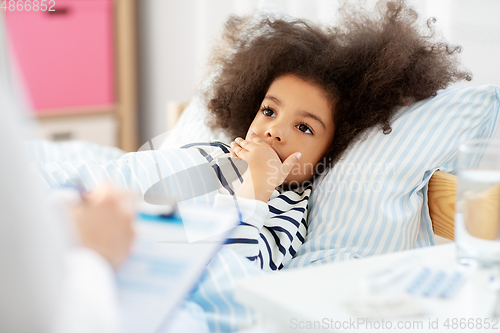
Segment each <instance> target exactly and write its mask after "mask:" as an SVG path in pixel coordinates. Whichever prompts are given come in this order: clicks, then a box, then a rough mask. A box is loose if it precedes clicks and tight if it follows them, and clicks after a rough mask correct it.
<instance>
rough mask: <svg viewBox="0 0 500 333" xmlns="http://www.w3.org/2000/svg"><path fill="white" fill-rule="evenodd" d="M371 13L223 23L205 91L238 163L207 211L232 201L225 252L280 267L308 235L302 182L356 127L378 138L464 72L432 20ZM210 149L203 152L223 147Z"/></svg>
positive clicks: (216, 152)
mask: <svg viewBox="0 0 500 333" xmlns="http://www.w3.org/2000/svg"><path fill="white" fill-rule="evenodd" d="M378 11H379V13H380V15H379V16H377V15H370V16H368V15H365V14H364V13H363V12H361V11H358V12H356V11H355V12H351V13H348V9H346V8H344V18H343V22H342V25H341V26H340V27H337V28H330V29H322V28H320V27H318V26H314V25H311V24H310V23H307V22H305V21H300V20H296V21H288V20H284V19H264V20H262V21H259V22H255V21H252V20H251V19H249V18H232V19H230V20H229V21H228V22H227V24H226V30H225V32H224V35H223V38H224V41H225V43H224V44H223V45H226V46H227V45H229V47H226V48H225V49H222V48H221V49H218V50H216V52H215V55H214V58H213V62H212V65H213V70H214V71H216V72H217V73H218V74H217V76H216V77H215V79H214V81H213V83H212V85H211V86H210V88H209V89H208V90H207V91H205V97H206V99H207V105H208V109H209V110H210V112H211V114H212V116H213V117H212V122H211V127H212V128H214V129H222V130H223V131H225V132H226V133H228V134H229V135H230V136H231V137H233V138H234V137H236V139H235V140H234V141H233V142H231V145H230V155H231V156H232V157H235V158H240V159H242V160H244V161H246V162H247V163H248V169H247V171H246V172H245V174H244V175H243V182H242V184H241V186H240V187H239V188H238V189H237V190H236V197H235V198H233V197H231V196H228V195H222V194H218V195H217V196H216V199H215V205H216V206H223V207H233V206H236V208H238V209H239V210H240V211H241V212H242V219H241V220H242V223H241V225H240V226H239V227H238V228H237V230H236V232H235V234H233V236H232V238H231V239H230V240H229V243H230V245H229V246H231V247H232V248H233V249H235V250H236V251H237V252H240V253H241V254H243V255H245V256H246V257H247V258H248V259H250V260H252V261H256V262H257V263H258V265H259V266H260V267H261V268H263V269H271V270H276V269H281V268H283V267H284V265H286V264H287V262H288V261H290V259H291V258H292V257H293V256H294V254H295V253H296V251H297V250H298V248H299V247H300V246H301V245H302V244H303V242H304V239H305V237H306V233H307V213H308V199H309V196H310V193H311V190H312V182H313V181H314V179H315V178H316V177H317V176H318V175H320V174H321V173H323V172H326V171H327V170H328V169H329V167H330V166H332V164H333V163H335V162H336V161H337V160H338V159H339V158H340V156H341V154H342V153H343V152H344V151H345V150H346V149H347V148H348V146H349V145H350V144H351V143H352V142H353V141H354V140H355V139H356V137H357V136H358V135H359V134H360V133H361V132H363V131H364V130H366V129H368V128H370V127H372V126H376V125H379V126H380V128H381V130H382V131H383V132H384V133H385V134H389V133H390V132H391V126H390V124H389V122H390V119H391V116H392V115H393V113H394V111H395V109H396V107H397V106H401V105H408V104H410V103H412V102H415V101H417V100H422V99H425V98H428V97H430V96H434V95H436V93H437V91H438V90H439V89H444V88H446V87H447V86H448V85H449V84H450V83H453V82H456V81H459V80H463V79H467V80H470V76H469V75H468V74H467V73H466V72H464V71H461V70H460V69H459V68H458V62H457V60H456V57H455V53H458V52H459V48H457V47H451V46H450V45H449V44H447V43H446V42H443V41H438V40H436V39H435V38H434V30H433V29H432V27H431V23H432V22H431V21H429V22H428V24H427V25H428V27H427V29H426V31H424V32H420V30H419V29H420V27H419V26H418V24H417V22H416V21H417V14H416V13H415V11H414V10H412V9H411V8H408V7H407V6H406V4H405V3H404V2H400V1H390V2H385V1H384V2H380V3H379V4H378ZM228 148H229V147H227V146H226V145H223V144H221V145H220V146H219V148H214V147H213V146H212V147H211V149H212V151H211V154H212V157H218V156H222V155H223V154H224V153H225V152H227V149H228Z"/></svg>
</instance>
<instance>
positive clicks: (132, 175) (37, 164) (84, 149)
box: [25, 141, 264, 332]
mask: <svg viewBox="0 0 500 333" xmlns="http://www.w3.org/2000/svg"><path fill="white" fill-rule="evenodd" d="M25 146H26V149H27V151H28V154H29V157H30V160H31V161H32V162H31V163H32V166H33V167H34V168H35V169H36V172H37V173H38V174H39V175H40V176H41V179H42V181H43V183H44V185H45V186H46V188H47V189H48V190H49V189H50V188H59V187H63V186H75V185H77V184H79V185H83V187H85V189H87V190H91V189H92V188H94V187H95V186H97V185H98V184H99V183H102V182H103V181H112V182H113V183H114V184H116V185H117V186H119V187H123V188H132V189H134V190H136V191H139V192H141V193H142V194H144V193H145V191H147V190H148V189H149V188H150V187H151V186H152V185H153V184H154V183H156V182H157V181H158V180H159V178H158V177H159V176H158V170H157V166H156V164H157V165H158V167H159V169H160V172H161V173H162V175H163V176H166V175H168V174H173V173H175V172H177V171H179V170H181V169H182V168H186V167H189V166H191V165H196V164H198V163H201V162H203V161H204V159H203V158H202V157H201V155H199V154H198V153H196V152H194V153H193V151H190V150H189V149H173V150H164V151H158V150H155V151H141V152H137V153H125V152H124V151H121V150H119V149H117V148H112V147H104V146H100V145H97V144H93V143H90V142H83V141H72V142H67V143H52V142H49V141H29V142H26V143H25ZM211 198H212V195H211V194H207V195H206V196H201V197H197V198H194V199H193V200H194V201H195V202H196V203H200V202H204V203H207V202H209V201H210V200H211ZM261 274H264V272H262V271H261V270H260V269H259V268H257V267H256V266H255V265H254V264H253V263H252V262H250V261H249V260H247V259H246V258H245V257H243V256H241V255H239V254H237V253H235V252H234V251H231V250H230V249H228V248H223V249H222V250H221V251H220V252H219V253H218V254H217V255H216V256H215V257H214V259H213V260H212V261H211V262H210V264H209V265H208V267H207V268H206V270H205V272H204V274H203V276H202V277H201V279H200V281H199V282H198V284H197V285H196V286H195V288H194V290H193V291H192V292H191V294H190V295H189V297H188V300H187V301H188V302H194V303H196V304H198V305H199V306H201V308H202V309H203V310H204V312H205V318H206V320H207V321H208V324H209V327H210V331H212V332H234V331H237V330H240V329H243V328H245V327H249V326H253V325H255V324H257V323H258V322H259V321H260V319H259V317H258V316H257V315H256V313H254V312H253V311H252V310H251V309H249V308H248V307H246V306H244V305H242V304H240V303H239V302H238V301H236V299H235V298H234V287H235V284H236V282H237V281H238V280H240V279H243V278H248V277H252V276H258V275H261ZM184 308H185V309H188V310H189V309H190V308H191V307H189V306H185V307H184ZM198 317H199V316H198Z"/></svg>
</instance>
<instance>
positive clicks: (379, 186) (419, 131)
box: [27, 85, 500, 332]
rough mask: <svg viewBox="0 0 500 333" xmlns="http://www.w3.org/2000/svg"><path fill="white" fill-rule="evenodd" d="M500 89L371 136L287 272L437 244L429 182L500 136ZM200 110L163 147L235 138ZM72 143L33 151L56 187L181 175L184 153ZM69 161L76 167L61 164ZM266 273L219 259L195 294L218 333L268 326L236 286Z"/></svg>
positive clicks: (461, 94)
mask: <svg viewBox="0 0 500 333" xmlns="http://www.w3.org/2000/svg"><path fill="white" fill-rule="evenodd" d="M499 92H500V90H499V88H498V87H496V86H491V85H487V86H480V87H470V88H460V89H450V90H444V91H441V92H440V93H439V94H438V95H437V96H436V97H434V98H430V99H427V100H425V101H422V102H419V103H414V104H412V105H410V106H408V107H405V108H401V109H400V110H398V112H397V114H396V115H395V117H394V119H393V121H392V122H391V126H392V133H391V134H389V135H384V134H382V132H381V131H380V130H379V129H377V128H373V129H370V130H367V131H366V132H365V133H364V135H363V136H362V137H361V138H360V140H358V141H357V142H355V143H354V144H353V145H352V146H351V147H350V149H349V150H348V151H347V152H346V153H345V154H344V155H343V158H342V159H341V160H340V161H339V163H338V164H337V165H336V166H335V167H334V168H333V169H332V170H330V172H329V173H328V174H326V175H323V176H321V177H320V178H319V179H318V180H317V181H316V182H315V183H314V185H313V189H312V194H311V197H310V200H309V206H308V208H309V215H308V221H307V222H306V220H301V223H302V224H303V225H305V224H306V223H308V224H309V227H308V231H307V232H308V234H307V236H306V238H305V243H304V245H302V246H301V247H299V248H298V247H293V250H294V251H296V254H295V256H294V258H293V259H292V260H290V261H289V262H288V264H287V265H286V266H285V269H286V268H289V267H302V266H306V265H310V264H318V263H328V262H335V261H341V260H349V259H357V258H362V257H366V256H370V255H374V254H380V253H386V252H393V251H399V250H405V249H410V248H415V247H422V246H427V245H432V244H434V235H433V233H432V229H431V221H430V217H429V212H428V208H427V184H428V181H429V179H430V177H431V176H432V174H433V173H434V171H435V170H437V169H440V170H443V171H447V172H453V171H454V170H455V168H456V161H455V157H456V149H457V147H458V145H459V143H460V142H462V141H464V140H466V139H469V138H473V137H486V138H489V137H492V136H493V135H494V134H495V132H497V131H498V127H499V122H500V117H499V116H498V114H499ZM199 107H200V106H199V105H196V104H194V103H193V104H192V105H191V106H190V108H189V107H188V110H186V113H184V114H183V116H182V117H181V120H180V122H179V127H177V125H176V127H175V128H174V131H173V132H172V133H179V131H180V130H179V129H182V133H183V134H182V135H181V137H178V138H176V137H173V136H172V135H170V136H169V137H168V138H167V140H166V141H165V142H164V145H163V148H165V147H166V146H168V145H169V144H172V146H173V147H180V146H182V145H184V144H186V143H189V142H194V141H197V140H198V139H201V140H204V141H210V140H218V139H219V140H220V139H222V140H223V141H225V142H227V138H223V135H222V134H221V133H217V134H214V133H212V132H211V131H209V130H208V129H207V128H206V126H205V125H204V122H203V118H204V116H203V114H204V112H203V109H199ZM188 111H189V112H188ZM193 119H197V120H195V121H191V120H193ZM176 131H177V132H176ZM190 136H193V137H194V138H193V139H192V140H191V139H190ZM72 145H79V146H78V148H77V149H75V147H74V146H72ZM63 147H64V149H61V145H54V144H51V143H47V142H37V143H35V144H34V143H30V144H28V145H27V148H28V151H29V153H30V156H31V157H32V158H34V159H37V160H38V161H37V162H34V165H35V166H36V167H40V166H41V165H43V166H44V169H45V170H46V171H48V173H47V174H45V177H44V178H45V180H46V182H47V184H48V185H49V186H51V187H53V186H61V185H64V184H73V183H74V182H75V179H76V178H78V177H81V178H82V179H85V181H84V185H85V186H87V187H88V188H92V187H93V186H94V185H95V184H96V181H97V180H98V179H100V178H102V179H112V180H114V181H115V182H116V183H117V184H123V185H125V186H132V187H135V188H138V189H139V190H142V191H145V190H146V189H147V188H148V187H150V186H151V185H152V184H153V183H154V182H155V181H157V180H158V176H156V178H154V176H152V175H156V169H155V166H154V162H153V161H154V160H155V158H157V160H158V162H159V166H160V169H161V170H162V173H165V174H168V172H175V171H176V170H179V169H176V167H175V166H173V165H169V163H168V158H166V156H167V155H168V154H173V152H177V151H178V150H173V152H172V151H170V153H169V152H158V151H154V152H153V151H146V152H139V153H134V154H124V153H123V152H121V151H119V150H115V149H109V148H105V147H101V148H102V149H100V148H99V147H96V146H88V145H84V144H81V143H80V144H79V143H70V144H68V145H67V146H64V145H63ZM188 150H189V149H186V151H188ZM86 154H87V155H86ZM92 155H95V156H97V157H95V158H94V157H93V158H94V161H96V160H97V161H98V162H93V163H91V162H89V161H88V160H87V161H82V160H81V156H92ZM188 155H189V154H188ZM198 157H199V158H200V159H199V160H197V159H196V158H194V159H193V157H190V158H192V160H191V162H190V163H191V164H192V165H196V164H197V163H206V160H205V159H204V158H203V156H202V155H200V154H198ZM68 159H69V160H71V161H72V162H61V161H65V160H68ZM181 167H184V168H185V167H186V165H184V166H181ZM142 193H144V192H142ZM210 195H213V197H209V198H203V200H213V198H214V197H215V193H214V194H210ZM200 200H201V199H200ZM277 208H278V209H279V207H277ZM290 253H291V252H290ZM261 274H264V272H263V271H261V270H260V269H259V268H257V267H256V266H255V265H254V264H253V263H252V262H250V261H248V260H247V259H245V258H244V257H243V256H242V255H240V254H238V253H235V252H234V251H232V250H231V249H229V248H225V249H224V250H223V251H221V252H220V253H219V254H218V255H217V256H216V258H215V259H214V260H213V261H212V263H211V264H210V265H209V267H208V269H207V272H206V274H205V275H204V277H203V278H202V280H201V281H200V283H199V285H198V286H197V288H196V289H195V290H194V292H193V293H192V295H191V297H190V299H191V300H193V301H195V302H196V303H198V304H199V305H201V306H202V308H203V309H204V311H205V313H206V317H207V319H208V321H209V325H210V329H211V331H213V332H232V331H236V330H238V329H241V328H243V327H246V326H248V325H253V324H255V323H256V322H257V321H258V318H257V317H256V316H255V313H253V312H252V311H251V310H249V309H248V308H246V307H244V306H242V305H241V304H239V303H238V302H237V301H236V300H235V299H234V295H233V289H234V286H235V283H236V281H237V280H238V279H240V278H248V277H252V276H258V275H261ZM304 283H307V282H304Z"/></svg>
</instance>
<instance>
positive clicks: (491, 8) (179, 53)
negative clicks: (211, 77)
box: [138, 0, 500, 144]
mask: <svg viewBox="0 0 500 333" xmlns="http://www.w3.org/2000/svg"><path fill="white" fill-rule="evenodd" d="M366 1H368V2H373V0H366ZM409 1H411V3H414V4H415V6H416V7H417V8H418V10H419V11H420V12H421V13H422V14H423V16H435V17H436V18H437V19H438V22H437V25H438V27H439V30H440V31H442V33H443V34H444V35H445V36H446V38H447V39H449V40H450V41H452V42H453V43H456V44H460V45H462V46H463V52H462V54H461V59H462V62H463V64H464V65H465V67H467V68H468V69H470V70H471V71H472V72H473V75H474V79H473V81H472V82H469V83H460V84H458V85H457V86H464V85H480V84H487V83H492V84H497V85H500V66H498V63H499V62H500V60H498V59H500V1H499V0H475V1H470V0H409ZM338 2H339V0H308V1H305V0H274V1H273V0H138V3H139V22H140V27H139V47H140V49H139V56H140V74H141V75H140V112H139V117H140V140H141V142H140V143H141V144H142V143H143V142H145V141H147V140H148V139H150V138H152V137H154V136H156V135H159V134H161V133H163V132H164V131H165V129H166V117H165V110H166V104H167V102H168V101H171V100H174V101H187V100H189V99H190V98H191V97H192V95H193V94H194V92H195V89H196V86H197V84H198V81H199V80H200V78H201V76H202V73H203V68H204V64H205V62H206V60H207V58H208V55H209V52H210V49H211V46H212V44H213V42H214V41H215V40H216V39H217V37H218V36H219V34H220V32H221V30H222V27H223V24H224V22H225V20H226V19H227V17H228V15H230V14H231V13H234V14H244V13H249V12H252V11H255V10H256V8H257V7H259V6H260V7H259V8H264V7H267V8H269V7H274V8H277V9H278V10H279V11H281V12H283V13H287V14H289V15H293V16H297V17H302V18H307V19H310V20H314V21H316V22H321V23H326V22H332V21H334V17H335V9H336V6H337V4H338Z"/></svg>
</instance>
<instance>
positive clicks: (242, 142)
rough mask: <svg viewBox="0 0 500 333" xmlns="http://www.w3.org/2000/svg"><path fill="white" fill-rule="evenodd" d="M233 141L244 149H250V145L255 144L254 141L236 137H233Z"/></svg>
mask: <svg viewBox="0 0 500 333" xmlns="http://www.w3.org/2000/svg"><path fill="white" fill-rule="evenodd" d="M234 142H236V143H237V144H238V145H239V146H240V147H243V148H245V149H246V150H249V149H251V148H252V146H253V145H255V143H253V142H250V141H247V140H243V139H242V138H236V139H234Z"/></svg>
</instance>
